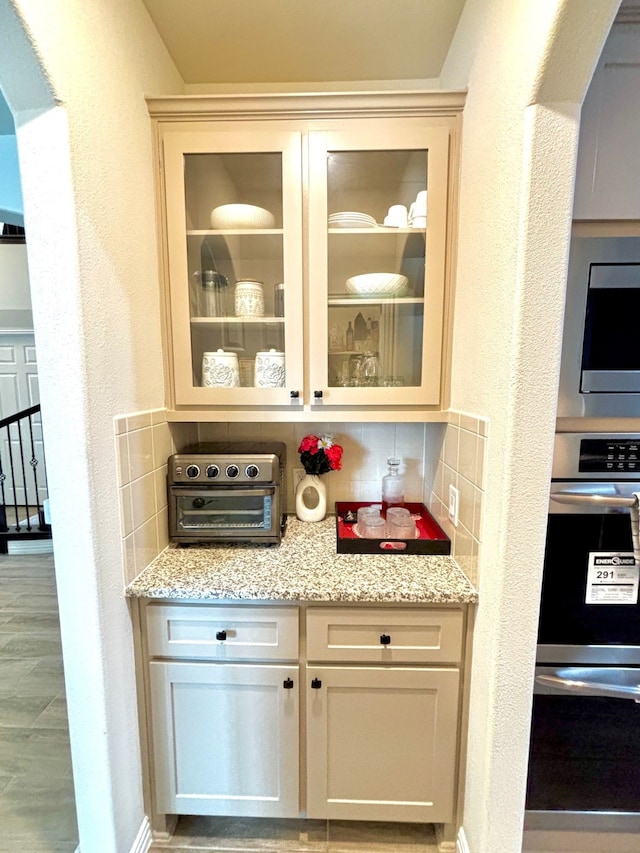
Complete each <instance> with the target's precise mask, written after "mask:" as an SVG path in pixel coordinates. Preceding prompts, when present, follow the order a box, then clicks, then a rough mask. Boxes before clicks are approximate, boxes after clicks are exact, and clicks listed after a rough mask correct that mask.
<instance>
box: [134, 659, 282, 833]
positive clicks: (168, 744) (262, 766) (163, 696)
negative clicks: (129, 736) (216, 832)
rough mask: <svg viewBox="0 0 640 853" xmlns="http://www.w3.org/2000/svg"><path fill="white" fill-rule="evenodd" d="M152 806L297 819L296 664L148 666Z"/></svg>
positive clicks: (177, 810)
mask: <svg viewBox="0 0 640 853" xmlns="http://www.w3.org/2000/svg"><path fill="white" fill-rule="evenodd" d="M150 687H151V718H152V737H153V746H154V749H153V753H154V779H155V786H154V787H155V792H156V808H157V810H158V811H159V812H161V813H169V814H194V815H195V814H200V815H230V816H254V817H298V816H299V797H298V772H299V771H298V751H299V750H298V740H299V738H298V666H297V665H293V666H290V665H255V664H251V665H246V664H238V665H235V664H212V663H192V662H184V663H183V662H176V663H174V662H166V661H152V662H151V663H150Z"/></svg>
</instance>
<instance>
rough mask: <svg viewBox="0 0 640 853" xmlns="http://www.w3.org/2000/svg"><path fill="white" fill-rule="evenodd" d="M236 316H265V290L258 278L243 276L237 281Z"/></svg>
mask: <svg viewBox="0 0 640 853" xmlns="http://www.w3.org/2000/svg"><path fill="white" fill-rule="evenodd" d="M235 313H236V317H264V290H263V286H262V282H261V281H260V280H259V279H257V278H243V279H241V280H240V281H237V282H236V289H235Z"/></svg>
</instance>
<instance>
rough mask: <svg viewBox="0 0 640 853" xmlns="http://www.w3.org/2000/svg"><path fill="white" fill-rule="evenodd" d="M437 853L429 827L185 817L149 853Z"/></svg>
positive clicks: (431, 830)
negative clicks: (165, 838) (198, 852)
mask: <svg viewBox="0 0 640 853" xmlns="http://www.w3.org/2000/svg"><path fill="white" fill-rule="evenodd" d="M196 850H209V851H213V850H216V851H234V853H438V846H437V844H436V840H435V835H434V832H433V827H432V826H431V825H429V824H406V823H403V824H398V823H368V822H367V823H365V822H354V821H341V820H331V821H324V820H267V819H264V818H251V819H248V818H206V817H183V818H180V820H179V821H178V826H177V829H176V832H175V833H174V835H173V836H172V838H171V839H170V840H169V841H166V842H160V841H156V842H155V843H154V844H153V845H152V847H151V849H150V853H167V851H171V853H194V851H196Z"/></svg>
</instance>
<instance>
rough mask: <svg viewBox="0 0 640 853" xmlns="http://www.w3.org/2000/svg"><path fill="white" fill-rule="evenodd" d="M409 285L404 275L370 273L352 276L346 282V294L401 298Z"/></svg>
mask: <svg viewBox="0 0 640 853" xmlns="http://www.w3.org/2000/svg"><path fill="white" fill-rule="evenodd" d="M408 285H409V279H408V278H407V277H406V275H398V274H396V273H392V272H371V273H365V274H364V275H354V276H352V277H351V278H348V279H347V281H346V285H345V286H346V289H347V293H355V294H356V295H358V296H402V294H403V293H405V292H406V290H407V287H408Z"/></svg>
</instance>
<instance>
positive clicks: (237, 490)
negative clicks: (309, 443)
mask: <svg viewBox="0 0 640 853" xmlns="http://www.w3.org/2000/svg"><path fill="white" fill-rule="evenodd" d="M285 466H286V445H285V444H283V443H282V442H236V443H231V442H212V443H208V444H199V445H197V446H195V447H190V448H187V449H185V450H184V451H183V452H181V453H176V454H174V455H173V456H170V457H169V460H168V470H167V500H168V507H169V539H170V540H171V541H172V542H177V543H179V544H183V545H188V544H197V543H199V544H208V543H215V542H248V543H255V544H265V545H275V544H278V543H279V542H280V541H281V539H282V536H283V534H284V530H285V526H286V507H285V489H284V482H285V479H284V477H285Z"/></svg>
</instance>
